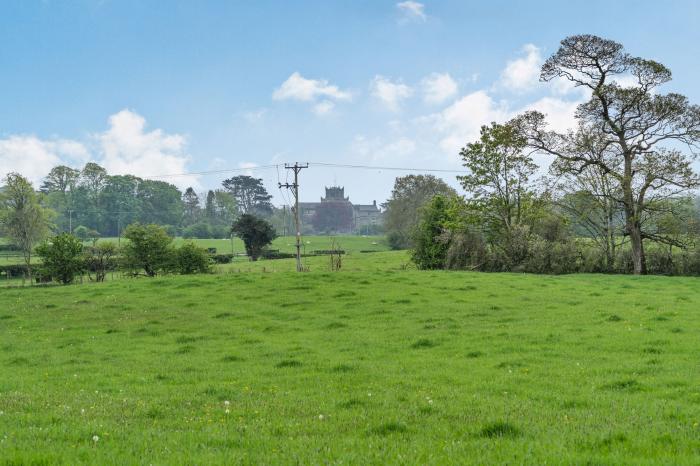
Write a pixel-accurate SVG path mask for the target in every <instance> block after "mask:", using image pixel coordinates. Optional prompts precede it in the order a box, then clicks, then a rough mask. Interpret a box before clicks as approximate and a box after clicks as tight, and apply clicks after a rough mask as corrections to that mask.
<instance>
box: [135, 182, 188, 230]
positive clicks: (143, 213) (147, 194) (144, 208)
mask: <svg viewBox="0 0 700 466" xmlns="http://www.w3.org/2000/svg"><path fill="white" fill-rule="evenodd" d="M136 196H137V200H138V211H139V220H140V222H141V223H146V222H150V223H157V224H159V225H179V224H180V221H181V219H182V213H183V204H182V193H180V190H179V189H177V187H175V185H172V184H170V183H166V182H164V181H154V180H141V179H139V183H138V191H137V195H136Z"/></svg>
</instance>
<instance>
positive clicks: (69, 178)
mask: <svg viewBox="0 0 700 466" xmlns="http://www.w3.org/2000/svg"><path fill="white" fill-rule="evenodd" d="M79 178H80V171H79V170H75V169H73V168H70V167H67V166H65V165H59V166H57V167H54V168H52V169H51V171H50V172H49V174H48V175H46V178H44V181H43V183H42V185H41V192H42V193H43V194H44V196H45V198H44V204H45V205H46V206H47V207H49V208H51V209H52V210H54V211H55V212H56V216H55V219H54V222H55V223H56V227H57V229H58V231H68V232H70V229H71V226H72V225H71V220H72V217H73V213H74V212H73V211H74V210H75V208H74V206H73V197H74V194H75V189H76V186H77V184H78V180H79Z"/></svg>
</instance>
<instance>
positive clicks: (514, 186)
mask: <svg viewBox="0 0 700 466" xmlns="http://www.w3.org/2000/svg"><path fill="white" fill-rule="evenodd" d="M526 147H527V139H526V138H525V137H524V136H523V135H522V134H521V132H520V130H519V128H518V127H517V126H516V125H515V124H514V123H513V122H509V123H506V124H497V123H492V124H491V125H490V126H482V128H481V136H480V138H479V140H478V141H476V142H473V143H470V144H467V146H466V147H465V148H463V149H462V150H461V151H460V156H461V157H462V160H463V161H464V166H465V167H466V168H467V169H468V170H469V174H467V175H464V176H458V177H457V179H459V181H460V182H461V184H462V186H463V187H464V189H465V190H466V191H467V193H468V194H469V197H468V199H467V206H468V208H469V209H470V210H471V211H473V213H474V217H475V223H476V224H478V225H479V226H480V227H481V228H482V229H483V230H484V232H485V233H486V234H487V237H488V238H489V240H490V241H491V243H492V244H493V245H495V246H496V247H498V248H500V249H501V250H502V251H503V253H504V254H505V255H506V256H507V257H508V261H509V262H510V263H512V264H513V265H516V264H518V263H519V262H521V261H522V260H523V259H524V258H525V257H524V255H525V250H524V249H523V247H522V245H523V244H524V241H526V239H527V238H526V236H527V234H528V231H529V228H526V227H524V226H525V225H527V226H531V225H532V224H533V223H534V220H535V219H536V218H537V216H538V215H540V214H541V213H542V209H541V207H542V205H541V202H540V201H541V200H540V199H538V197H537V196H536V194H535V191H534V187H533V186H532V185H531V182H530V178H531V177H532V176H533V175H534V173H535V171H536V170H537V165H535V163H534V162H533V161H532V158H531V157H530V155H529V154H527V153H525V149H526Z"/></svg>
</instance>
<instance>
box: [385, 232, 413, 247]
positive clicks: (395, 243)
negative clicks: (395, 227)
mask: <svg viewBox="0 0 700 466" xmlns="http://www.w3.org/2000/svg"><path fill="white" fill-rule="evenodd" d="M386 239H387V242H388V243H389V247H390V248H391V249H393V250H394V251H397V250H400V249H408V248H410V247H411V242H410V240H409V238H407V237H406V235H405V234H404V233H402V232H400V231H392V232H390V233H389V234H388V235H387V237H386Z"/></svg>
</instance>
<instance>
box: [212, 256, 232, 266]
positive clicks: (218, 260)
mask: <svg viewBox="0 0 700 466" xmlns="http://www.w3.org/2000/svg"><path fill="white" fill-rule="evenodd" d="M211 260H213V261H214V263H215V264H230V263H231V261H232V260H233V254H212V255H211Z"/></svg>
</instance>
